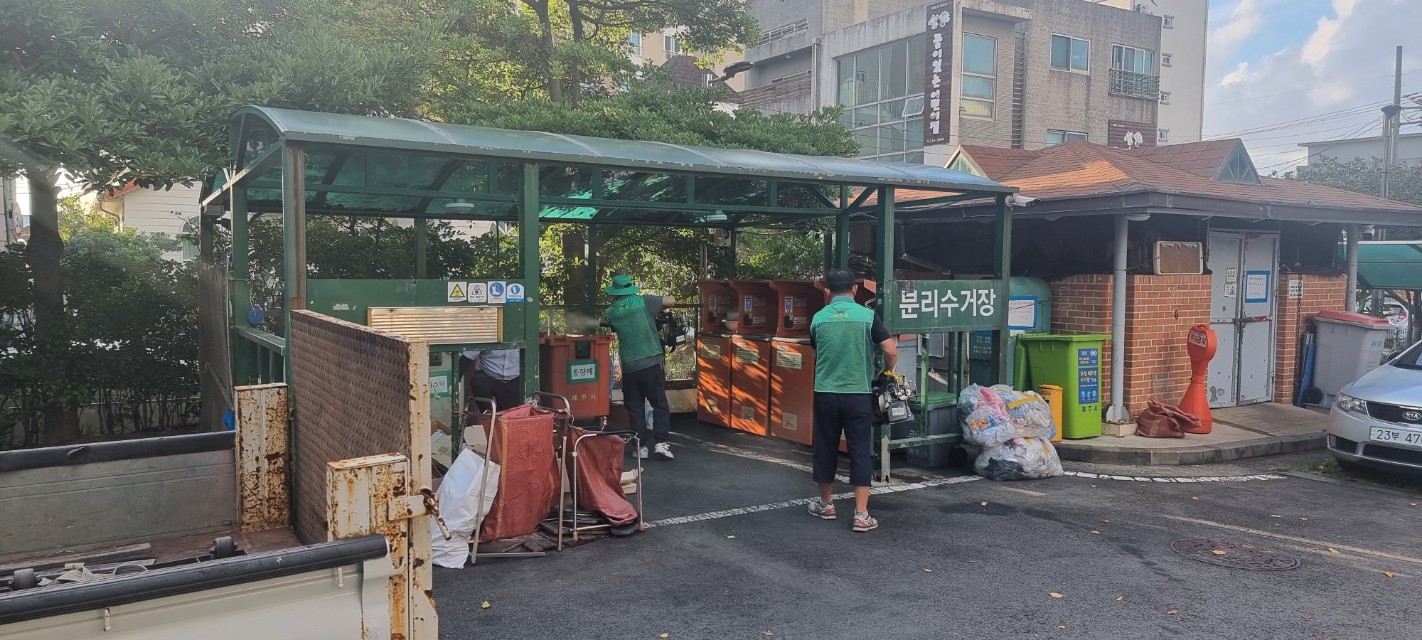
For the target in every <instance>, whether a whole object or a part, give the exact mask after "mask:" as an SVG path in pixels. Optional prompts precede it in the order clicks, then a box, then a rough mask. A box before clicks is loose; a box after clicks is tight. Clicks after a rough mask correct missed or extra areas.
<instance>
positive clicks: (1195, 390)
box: [1180, 324, 1219, 433]
mask: <svg viewBox="0 0 1422 640" xmlns="http://www.w3.org/2000/svg"><path fill="white" fill-rule="evenodd" d="M1218 346H1219V345H1218V344H1217V343H1216V342H1215V330H1214V329H1211V328H1210V325H1207V324H1197V325H1195V326H1193V327H1191V328H1190V335H1189V337H1188V338H1187V339H1186V343H1185V353H1186V354H1187V355H1189V356H1190V385H1189V386H1187V387H1185V395H1184V396H1182V397H1181V398H1180V410H1181V411H1184V412H1185V413H1188V414H1190V415H1192V416H1195V417H1196V418H1199V419H1200V426H1199V428H1190V429H1186V430H1185V431H1186V432H1187V433H1209V432H1210V427H1212V426H1214V422H1215V419H1214V416H1212V415H1210V398H1209V394H1208V392H1207V391H1206V390H1205V378H1206V377H1207V376H1209V373H1210V360H1211V359H1213V358H1214V357H1215V349H1216V348H1217V347H1218Z"/></svg>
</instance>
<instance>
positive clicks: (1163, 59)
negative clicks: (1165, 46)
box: [1160, 53, 1172, 67]
mask: <svg viewBox="0 0 1422 640" xmlns="http://www.w3.org/2000/svg"><path fill="white" fill-rule="evenodd" d="M1171 57H1172V56H1171V54H1169V53H1162V54H1160V66H1162V67H1168V66H1170V58H1171Z"/></svg>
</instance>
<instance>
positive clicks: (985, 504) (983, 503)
mask: <svg viewBox="0 0 1422 640" xmlns="http://www.w3.org/2000/svg"><path fill="white" fill-rule="evenodd" d="M979 504H981V505H982V506H984V507H986V506H987V501H986V500H984V501H983V502H981V503H979Z"/></svg>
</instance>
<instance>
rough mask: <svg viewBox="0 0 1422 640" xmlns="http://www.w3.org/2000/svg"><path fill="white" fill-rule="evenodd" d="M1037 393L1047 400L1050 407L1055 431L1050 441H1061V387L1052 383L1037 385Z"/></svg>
mask: <svg viewBox="0 0 1422 640" xmlns="http://www.w3.org/2000/svg"><path fill="white" fill-rule="evenodd" d="M1037 393H1038V394H1040V395H1041V396H1042V399H1044V400H1046V401H1047V406H1049V407H1051V408H1052V424H1053V425H1055V426H1056V428H1057V433H1056V435H1053V436H1052V442H1061V441H1062V388H1061V387H1059V386H1057V385H1054V384H1039V385H1037Z"/></svg>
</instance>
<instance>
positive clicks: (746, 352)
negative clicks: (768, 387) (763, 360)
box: [736, 345, 760, 364]
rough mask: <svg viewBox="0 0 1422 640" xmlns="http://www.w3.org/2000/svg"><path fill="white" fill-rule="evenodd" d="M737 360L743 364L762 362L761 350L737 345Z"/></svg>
mask: <svg viewBox="0 0 1422 640" xmlns="http://www.w3.org/2000/svg"><path fill="white" fill-rule="evenodd" d="M736 362H739V363H741V364H760V350H759V349H752V348H748V347H742V346H740V345H737V346H736Z"/></svg>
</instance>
